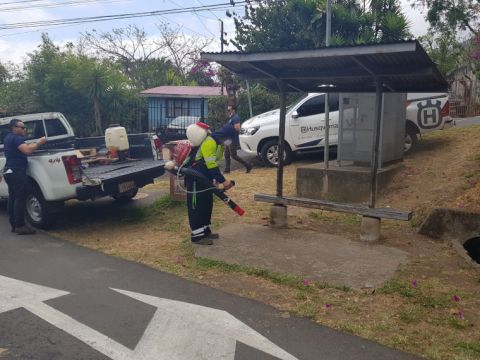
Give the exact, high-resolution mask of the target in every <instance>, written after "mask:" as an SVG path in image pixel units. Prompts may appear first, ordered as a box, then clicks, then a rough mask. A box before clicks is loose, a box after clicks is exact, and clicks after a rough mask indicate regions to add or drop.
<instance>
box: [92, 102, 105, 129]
mask: <svg viewBox="0 0 480 360" xmlns="http://www.w3.org/2000/svg"><path fill="white" fill-rule="evenodd" d="M93 111H94V115H95V132H96V133H97V135H98V136H101V135H103V128H102V112H101V109H100V101H99V100H98V99H97V98H93Z"/></svg>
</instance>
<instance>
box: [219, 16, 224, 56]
mask: <svg viewBox="0 0 480 360" xmlns="http://www.w3.org/2000/svg"><path fill="white" fill-rule="evenodd" d="M218 21H220V52H222V53H223V20H220V19H219V20H218Z"/></svg>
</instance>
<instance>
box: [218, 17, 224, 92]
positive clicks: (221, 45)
mask: <svg viewBox="0 0 480 360" xmlns="http://www.w3.org/2000/svg"><path fill="white" fill-rule="evenodd" d="M218 21H220V52H222V53H223V20H220V19H218ZM220 86H221V90H220V92H221V94H222V95H223V87H224V86H225V83H224V81H223V78H222V84H221V85H220Z"/></svg>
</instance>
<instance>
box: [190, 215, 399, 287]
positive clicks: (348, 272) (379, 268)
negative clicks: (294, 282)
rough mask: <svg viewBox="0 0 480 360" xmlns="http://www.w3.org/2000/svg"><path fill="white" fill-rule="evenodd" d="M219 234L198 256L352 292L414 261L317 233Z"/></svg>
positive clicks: (252, 230) (245, 229) (260, 230)
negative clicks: (341, 287)
mask: <svg viewBox="0 0 480 360" xmlns="http://www.w3.org/2000/svg"><path fill="white" fill-rule="evenodd" d="M219 234H220V239H219V240H216V241H215V243H214V245H212V246H196V248H195V256H197V257H203V258H207V259H212V260H220V261H224V262H227V263H231V264H238V265H244V266H249V267H254V268H260V269H266V270H270V271H273V272H278V273H282V274H289V275H300V276H302V278H305V279H308V280H315V281H320V282H325V283H329V284H333V285H339V286H343V285H345V286H349V287H352V288H364V287H377V286H380V285H381V284H382V283H384V282H385V281H386V280H388V279H390V278H391V277H392V276H393V274H394V272H395V271H396V270H397V268H398V267H399V265H400V264H403V263H405V262H407V260H408V254H407V253H406V252H404V251H402V250H399V249H395V248H390V247H387V246H384V245H380V244H368V243H362V242H356V241H351V240H349V239H346V238H343V237H340V236H338V235H330V234H323V233H318V232H313V231H305V230H296V229H281V230H279V229H273V228H270V227H268V226H261V225H251V224H248V225H245V224H230V225H227V226H225V227H223V228H221V229H220V231H219Z"/></svg>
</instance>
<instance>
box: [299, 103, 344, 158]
mask: <svg viewBox="0 0 480 360" xmlns="http://www.w3.org/2000/svg"><path fill="white" fill-rule="evenodd" d="M329 104H330V121H329V122H330V143H331V144H337V141H338V94H330V97H329ZM289 123H290V132H291V138H292V143H293V144H294V145H295V149H296V150H299V149H308V148H315V147H319V146H323V140H324V138H325V94H320V95H316V96H314V97H311V98H310V99H308V100H307V101H305V102H304V103H303V104H301V105H300V106H299V107H298V108H297V109H294V110H293V111H292V112H291V113H290V118H289Z"/></svg>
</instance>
